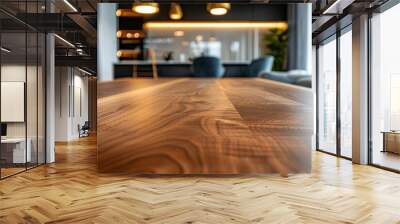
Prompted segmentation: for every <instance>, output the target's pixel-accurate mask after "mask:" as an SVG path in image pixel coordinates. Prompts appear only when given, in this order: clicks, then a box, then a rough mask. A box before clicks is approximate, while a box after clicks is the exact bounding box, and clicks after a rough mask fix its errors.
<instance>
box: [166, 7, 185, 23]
mask: <svg viewBox="0 0 400 224" xmlns="http://www.w3.org/2000/svg"><path fill="white" fill-rule="evenodd" d="M182 16H183V13H182V8H181V6H180V5H179V4H177V3H171V8H170V9H169V18H170V19H172V20H180V19H182Z"/></svg>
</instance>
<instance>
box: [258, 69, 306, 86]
mask: <svg viewBox="0 0 400 224" xmlns="http://www.w3.org/2000/svg"><path fill="white" fill-rule="evenodd" d="M260 76H261V77H263V78H266V79H269V80H274V81H278V82H284V83H289V84H294V85H299V86H304V87H308V88H311V74H308V72H307V71H305V70H291V71H288V72H272V71H271V72H263V73H262V74H261V75H260Z"/></svg>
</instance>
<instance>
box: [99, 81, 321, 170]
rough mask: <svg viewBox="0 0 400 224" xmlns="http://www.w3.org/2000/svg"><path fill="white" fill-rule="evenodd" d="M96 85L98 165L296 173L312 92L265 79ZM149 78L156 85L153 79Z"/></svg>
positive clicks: (305, 144)
mask: <svg viewBox="0 0 400 224" xmlns="http://www.w3.org/2000/svg"><path fill="white" fill-rule="evenodd" d="M140 82H143V81H137V82H136V80H125V81H124V82H122V81H117V82H115V88H117V89H121V88H119V87H118V86H124V87H123V89H124V90H123V91H120V92H118V93H115V92H114V93H111V94H109V93H107V92H112V91H114V90H112V89H113V88H112V86H113V82H111V83H110V82H108V83H105V84H104V85H103V84H99V92H100V94H101V95H102V96H104V97H101V98H100V99H99V101H98V125H99V126H98V168H99V170H100V171H102V172H128V173H134V174H143V173H156V174H243V173H253V174H256V173H281V174H283V175H286V174H287V173H299V172H300V173H301V172H309V171H310V167H311V162H310V161H311V156H310V149H311V135H312V127H313V121H312V113H313V97H312V92H311V91H310V90H308V89H305V88H299V87H294V86H290V85H286V84H281V83H276V82H272V81H266V80H262V79H160V80H156V81H150V80H147V81H146V82H147V83H146V85H145V86H146V87H144V88H139V89H136V88H135V86H138V85H140V84H138V83H140ZM151 83H153V84H151Z"/></svg>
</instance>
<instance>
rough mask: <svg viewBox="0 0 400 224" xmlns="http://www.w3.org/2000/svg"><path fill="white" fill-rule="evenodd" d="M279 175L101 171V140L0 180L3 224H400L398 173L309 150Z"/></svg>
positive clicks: (59, 151)
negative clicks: (307, 163)
mask: <svg viewBox="0 0 400 224" xmlns="http://www.w3.org/2000/svg"><path fill="white" fill-rule="evenodd" d="M312 155H313V159H312V164H313V166H312V172H311V173H310V174H296V175H290V176H289V177H288V178H282V177H280V176H278V175H275V174H270V175H240V176H235V177H232V176H230V177H228V176H224V177H205V176H201V177H199V176H195V177H187V176H185V177H176V176H175V177H163V176H158V177H157V178H154V177H153V176H152V177H139V176H131V175H116V174H109V173H108V174H104V173H98V172H97V169H96V139H95V138H83V139H80V140H79V141H75V142H69V143H67V144H66V143H64V144H57V145H56V163H54V164H49V165H45V166H41V167H38V168H36V169H33V170H29V171H27V172H25V173H22V174H19V175H17V176H14V177H10V178H8V179H5V180H1V181H0V223H1V224H3V223H4V224H10V223H73V224H75V223H106V224H109V223H143V224H150V223H152V224H166V223H167V224H169V223H174V224H188V223H210V224H215V223H224V224H225V223H229V224H238V223H267V224H273V223H280V224H292V223H304V224H312V223H325V224H328V223H359V224H360V223H371V224H377V223H379V224H380V223H384V224H392V223H393V224H398V223H400V213H399V211H400V200H398V198H400V178H399V177H400V175H398V174H395V173H390V172H387V171H384V170H380V169H377V168H374V167H370V166H361V165H356V164H352V163H351V162H350V161H348V160H344V159H339V158H336V157H333V156H330V155H327V154H324V153H320V152H315V151H314V152H312Z"/></svg>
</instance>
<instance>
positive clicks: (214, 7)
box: [207, 3, 231, 16]
mask: <svg viewBox="0 0 400 224" xmlns="http://www.w3.org/2000/svg"><path fill="white" fill-rule="evenodd" d="M229 9H231V4H230V3H208V4H207V11H208V12H210V13H211V14H212V15H214V16H222V15H225V14H226V13H228V11H229Z"/></svg>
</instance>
